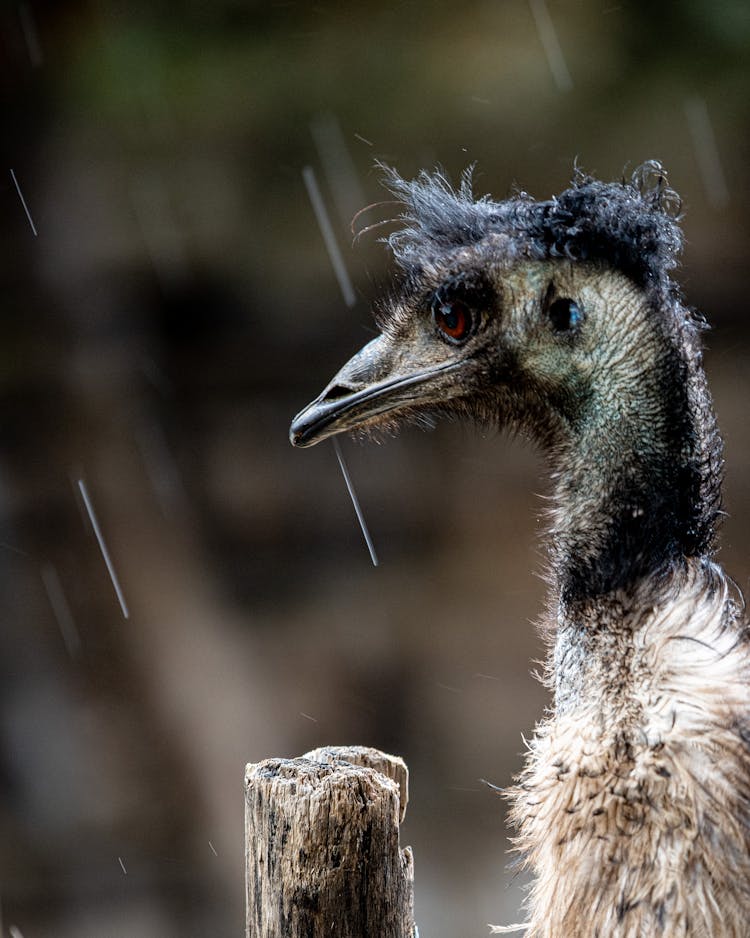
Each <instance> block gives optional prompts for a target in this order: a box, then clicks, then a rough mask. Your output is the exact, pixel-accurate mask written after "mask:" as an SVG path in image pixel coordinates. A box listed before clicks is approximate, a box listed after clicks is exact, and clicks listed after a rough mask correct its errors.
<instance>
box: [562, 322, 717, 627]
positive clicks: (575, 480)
mask: <svg viewBox="0 0 750 938" xmlns="http://www.w3.org/2000/svg"><path fill="white" fill-rule="evenodd" d="M654 344H655V345H656V346H657V351H656V352H655V353H654V354H653V355H651V356H649V357H648V358H642V359H641V360H640V362H636V363H635V364H634V363H633V362H632V361H630V360H628V357H627V356H624V357H623V359H622V360H621V361H620V362H619V363H616V364H615V365H614V366H612V367H609V368H602V370H601V373H600V376H599V380H598V384H597V382H596V381H595V382H594V389H593V393H592V394H591V396H590V399H589V400H588V401H587V404H586V407H585V409H584V410H583V412H582V413H581V415H580V416H579V418H578V419H577V421H575V422H574V423H572V424H571V430H570V432H569V434H568V436H567V438H566V439H565V440H564V442H563V443H562V445H561V446H559V448H558V452H557V460H556V462H557V465H556V471H555V479H556V488H555V501H556V507H555V514H554V517H555V521H554V524H553V529H552V545H551V546H552V551H551V552H552V560H553V569H554V570H555V572H556V574H557V587H558V591H559V594H560V601H561V606H562V607H563V608H564V609H565V610H567V614H570V615H573V617H575V616H576V610H577V609H581V608H585V607H586V606H587V605H590V604H591V603H592V602H593V603H595V604H597V603H601V602H602V601H603V600H605V599H606V597H608V596H613V595H616V594H617V595H619V594H622V593H625V594H628V593H632V592H633V591H634V590H636V589H637V588H639V586H640V584H641V583H642V582H643V581H651V582H652V583H654V584H656V582H658V581H659V579H660V578H662V577H663V576H664V575H665V574H667V573H668V572H669V571H670V570H672V569H673V568H674V567H675V565H680V564H683V563H684V561H685V560H686V559H687V558H692V557H708V556H710V554H711V552H712V550H713V544H714V539H715V527H716V519H717V516H718V513H719V501H720V485H721V466H722V456H721V440H720V438H719V436H718V431H717V428H716V423H715V418H714V414H713V409H712V404H711V400H710V397H709V394H708V391H707V388H706V382H705V376H704V374H703V370H702V367H701V360H700V359H701V355H700V350H699V349H698V347H697V343H696V344H695V345H694V347H688V348H687V349H684V348H680V347H678V346H677V344H676V342H674V340H672V341H670V337H665V336H660V337H659V342H658V343H654Z"/></svg>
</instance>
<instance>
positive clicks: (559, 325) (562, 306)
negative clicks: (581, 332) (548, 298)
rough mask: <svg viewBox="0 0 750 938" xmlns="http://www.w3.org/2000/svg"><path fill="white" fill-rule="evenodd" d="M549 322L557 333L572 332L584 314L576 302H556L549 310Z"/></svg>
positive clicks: (564, 300) (563, 300)
mask: <svg viewBox="0 0 750 938" xmlns="http://www.w3.org/2000/svg"><path fill="white" fill-rule="evenodd" d="M547 315H548V316H549V321H550V322H551V323H552V328H553V329H554V330H555V332H570V330H571V329H575V327H576V326H577V325H578V324H579V323H580V322H581V320H582V319H583V313H582V312H581V307H580V306H579V305H578V303H576V301H575V300H570V299H561V300H555V302H554V303H552V304H551V305H550V307H549V309H548V310H547Z"/></svg>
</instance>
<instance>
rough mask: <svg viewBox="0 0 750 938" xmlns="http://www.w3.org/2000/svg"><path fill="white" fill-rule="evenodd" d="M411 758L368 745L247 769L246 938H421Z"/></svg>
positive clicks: (266, 762) (331, 749)
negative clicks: (410, 824)
mask: <svg viewBox="0 0 750 938" xmlns="http://www.w3.org/2000/svg"><path fill="white" fill-rule="evenodd" d="M407 798H408V771H407V768H406V765H405V764H404V761H403V760H402V759H400V758H398V757H397V756H391V755H387V754H386V753H383V752H379V751H378V750H376V749H368V748H366V747H364V746H349V747H327V748H324V749H316V750H314V751H313V752H308V753H307V754H306V755H304V756H302V757H301V758H299V759H266V760H264V761H263V762H258V763H254V764H250V765H248V766H247V769H246V771H245V862H246V900H247V918H246V938H417V931H416V928H415V926H414V912H413V881H414V867H413V860H412V853H411V848H409V847H406V848H405V849H403V850H401V849H400V848H399V832H398V827H399V823H400V821H401V820H403V816H404V812H405V810H406V802H407Z"/></svg>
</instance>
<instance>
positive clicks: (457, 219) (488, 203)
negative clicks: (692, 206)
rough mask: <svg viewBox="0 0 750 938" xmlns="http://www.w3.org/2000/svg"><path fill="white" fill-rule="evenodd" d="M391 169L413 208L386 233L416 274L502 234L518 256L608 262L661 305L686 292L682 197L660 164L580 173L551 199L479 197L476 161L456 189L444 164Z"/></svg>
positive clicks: (389, 176)
mask: <svg viewBox="0 0 750 938" xmlns="http://www.w3.org/2000/svg"><path fill="white" fill-rule="evenodd" d="M383 168H384V170H385V172H386V180H385V183H386V186H387V188H388V189H389V190H390V191H391V192H392V193H393V194H394V195H395V196H397V197H398V199H399V200H400V201H402V202H403V204H404V206H405V211H404V213H403V215H402V216H401V218H402V220H403V223H404V225H403V227H402V228H401V229H400V230H399V231H396V232H394V233H393V234H392V235H390V237H389V238H387V239H386V241H387V243H388V245H389V246H390V248H391V250H392V251H393V254H394V257H395V259H396V262H397V264H398V265H399V267H401V269H402V270H403V271H405V272H406V273H412V274H413V273H418V272H419V270H420V269H421V268H423V267H426V266H429V265H430V264H431V262H432V261H433V260H435V259H436V258H438V257H440V256H441V255H444V254H445V252H446V251H448V250H451V249H453V248H460V247H461V246H463V245H469V244H473V243H476V242H478V241H481V240H482V239H483V238H485V237H487V235H489V234H499V235H502V236H503V238H504V240H505V242H506V245H507V247H506V250H507V253H508V260H509V261H510V262H513V261H516V260H521V259H524V258H525V259H529V260H546V259H550V258H558V257H559V258H568V259H569V260H576V261H586V260H593V261H597V260H598V261H604V262H606V263H608V264H609V265H610V266H612V267H615V268H617V269H618V270H621V271H622V272H623V273H624V274H626V275H627V276H628V277H630V278H631V279H632V280H634V281H635V282H636V283H638V284H639V285H640V286H641V287H643V288H644V289H646V290H647V292H648V293H649V294H650V295H651V296H652V299H653V300H654V301H655V302H656V303H658V304H660V305H663V304H665V303H669V301H670V300H671V299H673V298H674V297H675V295H676V292H677V291H676V287H675V284H674V282H673V281H672V279H671V277H670V275H669V272H670V270H672V269H673V268H674V267H675V266H676V265H677V258H678V256H679V253H680V251H681V249H682V233H681V231H680V228H679V225H678V224H677V217H676V216H677V213H678V212H679V199H678V197H677V194H676V193H675V192H674V191H673V190H672V189H670V188H669V187H668V186H667V183H666V173H665V171H664V169H663V168H662V166H661V164H660V163H658V162H655V161H649V162H646V163H644V164H643V165H642V166H640V167H639V168H638V169H637V170H636V171H635V172H634V173H633V174H632V176H631V178H630V179H629V180H623V181H622V182H619V183H617V182H609V183H607V182H600V181H598V180H596V179H593V178H592V177H590V176H587V175H584V174H583V173H581V172H577V173H576V175H575V178H574V179H573V182H572V184H571V186H570V188H569V189H566V190H565V191H564V192H562V193H561V194H560V195H558V196H556V197H554V198H552V199H549V200H547V201H543V202H538V201H536V200H535V199H533V198H532V197H531V196H529V195H527V194H526V193H525V192H521V193H519V194H518V195H516V196H514V197H512V198H510V199H507V200H505V201H503V202H495V201H493V200H492V199H491V198H490V197H489V196H486V195H485V196H482V197H481V198H479V199H475V198H474V196H473V193H472V172H471V170H470V169H469V170H467V171H465V172H464V174H463V175H462V177H461V182H460V185H459V186H458V188H454V187H453V186H451V184H450V182H449V181H448V180H447V178H446V176H445V175H444V174H443V173H442V172H440V171H436V172H434V173H428V172H425V171H422V172H421V173H420V174H419V176H417V178H416V179H414V180H412V181H408V180H405V179H403V178H402V177H401V176H400V175H399V174H398V173H397V172H396V171H395V170H393V169H390V168H389V167H383Z"/></svg>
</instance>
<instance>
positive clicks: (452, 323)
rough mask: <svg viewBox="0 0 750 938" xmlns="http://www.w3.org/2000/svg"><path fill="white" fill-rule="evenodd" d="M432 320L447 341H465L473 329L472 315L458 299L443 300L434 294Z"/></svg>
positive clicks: (458, 342) (456, 342) (455, 342)
mask: <svg viewBox="0 0 750 938" xmlns="http://www.w3.org/2000/svg"><path fill="white" fill-rule="evenodd" d="M432 321H433V322H434V323H435V328H436V329H437V330H438V332H439V333H440V334H441V335H442V336H443V337H444V338H446V339H448V341H449V342H453V343H454V344H456V345H457V344H460V343H461V342H464V341H466V339H468V338H469V336H470V335H471V333H472V331H473V329H474V315H473V313H472V311H471V310H470V309H469V307H468V306H467V305H466V304H465V303H462V302H461V301H460V300H444V299H441V298H440V297H439V296H436V297H435V299H434V300H433V302H432Z"/></svg>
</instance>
